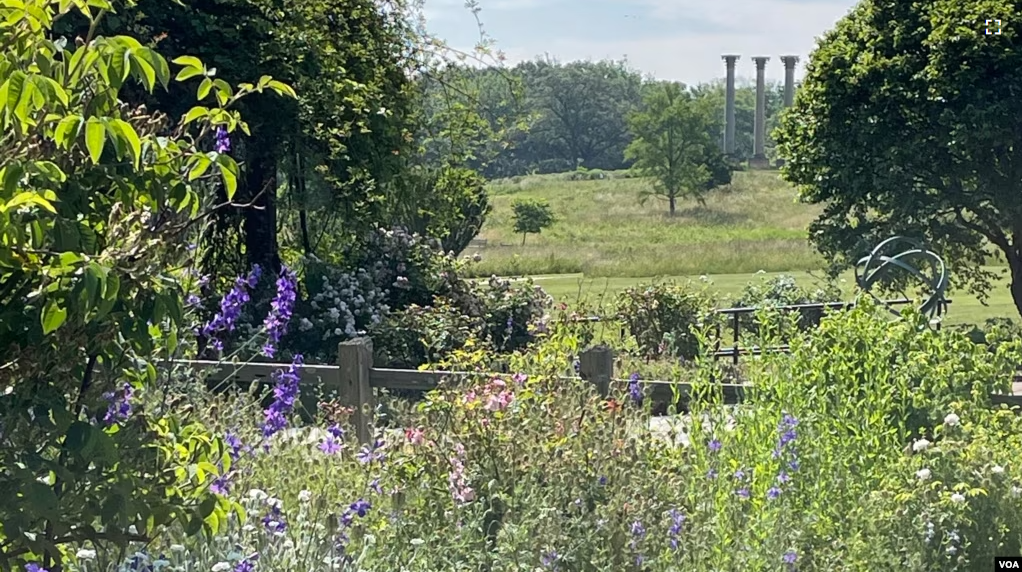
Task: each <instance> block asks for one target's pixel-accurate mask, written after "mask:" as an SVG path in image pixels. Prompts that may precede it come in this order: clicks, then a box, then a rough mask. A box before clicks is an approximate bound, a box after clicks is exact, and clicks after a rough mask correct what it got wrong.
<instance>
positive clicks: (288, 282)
mask: <svg viewBox="0 0 1022 572" xmlns="http://www.w3.org/2000/svg"><path fill="white" fill-rule="evenodd" d="M297 298H298V276H297V275H296V274H295V273H294V272H293V271H292V270H290V269H288V268H287V267H284V268H281V269H280V277H279V278H277V295H276V296H274V298H273V302H271V303H270V313H269V314H267V316H266V321H265V322H263V326H264V327H265V328H266V337H267V340H266V345H265V346H263V355H264V356H266V357H273V355H274V354H275V353H276V352H277V344H278V343H279V342H280V338H281V336H283V335H284V334H285V333H286V332H287V325H288V322H290V321H291V315H292V313H293V312H294V307H295V300H296V299H297Z"/></svg>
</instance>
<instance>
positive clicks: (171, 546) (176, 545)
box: [170, 544, 185, 553]
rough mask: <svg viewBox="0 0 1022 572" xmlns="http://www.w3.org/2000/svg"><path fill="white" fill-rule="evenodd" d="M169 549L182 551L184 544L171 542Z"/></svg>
mask: <svg viewBox="0 0 1022 572" xmlns="http://www.w3.org/2000/svg"><path fill="white" fill-rule="evenodd" d="M170 551H171V552H177V553H181V552H184V551H185V545H184V544H171V545H170Z"/></svg>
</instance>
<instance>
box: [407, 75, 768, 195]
mask: <svg viewBox="0 0 1022 572" xmlns="http://www.w3.org/2000/svg"><path fill="white" fill-rule="evenodd" d="M458 81H461V82H463V84H464V85H465V86H469V85H471V86H472V89H471V93H472V94H473V96H474V97H475V98H476V99H475V100H474V101H473V102H472V103H469V105H474V106H475V107H476V109H475V111H476V112H477V113H476V114H473V115H471V116H470V117H474V118H477V119H479V120H482V121H485V122H488V123H489V125H479V126H478V128H479V130H480V133H487V134H488V133H492V132H493V131H494V130H495V129H498V128H499V129H501V130H502V132H503V133H505V134H506V139H505V140H504V141H501V142H499V143H497V144H496V147H494V146H493V145H494V143H493V142H492V141H491V142H490V148H489V149H488V150H487V152H477V153H475V154H472V153H469V155H471V156H469V157H468V161H469V162H470V163H472V164H473V165H474V167H475V168H476V169H477V170H478V171H479V172H480V173H481V174H483V175H484V176H486V177H487V178H498V177H509V176H516V175H525V174H529V173H541V174H542V173H556V172H565V171H572V170H576V169H579V168H583V169H601V170H616V169H625V168H629V167H631V166H632V165H633V161H634V159H627V158H626V154H625V149H626V148H627V147H628V146H629V145H630V144H631V143H632V141H633V138H634V137H633V135H632V132H631V131H630V129H629V124H628V116H629V114H630V113H633V112H636V111H639V110H641V109H642V106H643V101H644V98H647V99H648V96H649V92H650V91H651V90H657V89H659V90H661V91H662V90H663V89H664V85H665V84H669V83H673V82H667V81H663V80H656V79H653V78H650V77H646V76H644V75H643V74H642V73H640V72H639V71H637V70H635V69H633V68H631V67H630V66H629V65H628V63H627V62H625V61H614V60H603V61H574V62H568V63H562V62H559V61H557V60H555V59H551V58H541V59H537V60H534V61H528V62H522V63H520V64H518V65H516V66H514V67H512V68H507V67H491V68H483V69H479V68H478V67H468V66H451V67H449V68H448V69H447V70H446V71H445V72H444V74H439V75H437V74H435V75H432V76H429V77H428V78H423V79H422V80H421V81H420V88H421V89H422V90H423V92H424V95H426V99H427V100H433V101H434V103H433V104H432V107H434V108H435V109H436V110H438V111H437V112H436V113H433V114H431V121H430V122H429V124H430V125H431V129H433V130H434V131H435V133H436V134H437V136H436V137H433V138H430V143H429V144H428V145H427V147H426V148H427V153H428V154H429V155H431V156H433V157H435V158H437V160H440V159H441V158H442V157H447V156H449V155H450V153H451V151H452V146H453V145H454V143H452V141H450V140H449V139H447V138H444V137H443V136H442V135H441V134H442V132H444V131H445V130H447V129H451V127H452V126H450V125H449V123H448V121H447V118H446V117H444V113H449V111H448V110H449V109H450V106H449V105H447V104H446V102H447V101H448V100H449V99H450V98H452V97H454V96H455V95H456V94H455V93H452V89H451V86H452V84H455V83H457V82H458ZM682 87H683V88H684V89H685V90H686V91H687V92H688V93H690V94H691V96H692V98H693V99H695V100H697V101H700V102H702V103H701V104H700V105H699V108H700V109H701V110H702V111H701V112H703V113H706V114H707V116H706V117H705V119H704V120H703V121H701V122H699V123H700V124H704V125H705V128H706V129H707V130H708V131H709V133H707V135H708V137H709V140H710V141H711V142H712V144H714V145H716V147H717V149H720V147H721V146H722V142H723V134H724V81H723V80H718V81H713V82H710V83H705V84H700V85H696V86H682ZM465 91H468V88H467V87H466V89H465ZM735 99H736V112H735V118H736V149H737V158H738V159H739V160H742V159H747V158H749V157H751V156H752V145H753V122H754V117H755V102H756V94H755V86H754V85H750V84H739V86H738V87H737V90H736V98H735ZM463 101H467V100H463ZM782 105H783V86H782V85H780V84H777V83H768V85H767V94H766V112H767V135H768V136H767V141H766V147H767V155H768V156H771V157H772V156H773V141H772V140H771V139H770V137H769V134H770V132H771V131H772V130H773V127H774V126H775V125H776V122H777V118H778V117H779V113H778V112H779V111H780V110H781V108H782ZM427 107H430V106H427ZM440 110H443V113H441V112H440ZM459 117H466V116H465V115H460V116H459ZM456 127H458V129H454V130H453V131H456V132H458V133H461V134H464V133H465V128H464V127H465V126H463V125H461V126H456ZM476 151H479V150H478V149H476Z"/></svg>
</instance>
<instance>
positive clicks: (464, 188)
mask: <svg viewBox="0 0 1022 572" xmlns="http://www.w3.org/2000/svg"><path fill="white" fill-rule="evenodd" d="M400 179H401V182H400V183H398V184H397V186H399V187H400V189H401V190H400V194H401V196H400V197H395V198H394V199H392V200H391V201H390V202H391V205H392V209H393V213H392V214H391V215H390V216H389V217H388V218H389V219H390V220H392V221H394V222H395V224H397V225H398V226H402V227H404V228H407V229H408V230H409V231H411V232H413V233H415V234H418V235H420V236H425V237H431V238H437V239H439V240H440V242H441V245H442V247H443V250H444V252H453V253H454V254H455V255H458V254H461V252H462V251H464V250H465V248H466V247H468V245H469V243H470V242H471V241H472V239H474V238H475V237H476V235H477V234H479V231H480V229H482V227H483V223H484V222H486V215H488V214H489V212H490V203H489V200H488V198H487V196H486V181H485V180H483V178H482V177H481V176H480V175H479V174H478V173H476V172H475V171H472V170H470V169H466V168H457V167H444V168H439V169H437V168H430V167H419V168H414V169H409V170H408V171H407V172H406V173H404V174H403V175H402V176H401V177H400Z"/></svg>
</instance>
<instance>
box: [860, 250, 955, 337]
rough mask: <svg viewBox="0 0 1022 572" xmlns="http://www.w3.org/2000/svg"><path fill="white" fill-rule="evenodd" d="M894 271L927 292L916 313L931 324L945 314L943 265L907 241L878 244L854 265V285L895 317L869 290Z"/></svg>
mask: <svg viewBox="0 0 1022 572" xmlns="http://www.w3.org/2000/svg"><path fill="white" fill-rule="evenodd" d="M896 245H900V249H902V250H901V252H898V250H899V248H896V247H895V246H896ZM906 246H907V248H906ZM892 253H893V254H892ZM898 269H900V270H903V271H905V272H906V273H908V274H909V275H911V276H914V277H916V278H917V279H918V280H919V281H920V282H922V283H923V285H924V286H925V287H926V290H927V291H929V292H930V294H929V297H928V298H926V300H925V301H924V302H923V303H922V304H921V305H920V306H919V311H920V312H922V313H923V314H925V315H927V316H929V318H930V320H931V322H932V321H934V320H939V319H940V318H941V317H943V315H944V313H945V312H947V304H946V300H947V299H946V298H944V293H945V292H946V291H947V287H948V271H947V266H946V265H945V264H944V261H943V260H942V259H941V258H940V256H938V255H937V253H935V252H933V251H932V250H928V249H927V248H925V247H924V246H923V245H922V244H920V243H919V242H917V241H915V240H912V239H911V238H906V237H903V236H893V237H891V238H888V239H887V240H885V241H883V242H881V243H880V244H878V245H877V246H876V248H874V249H873V251H872V252H870V253H869V255H867V256H864V257H862V258H861V259H860V260H859V262H857V263H856V265H855V282H856V283H857V284H858V285H859V288H860V289H862V292H863V293H866V294H869V295H870V296H872V297H873V299H874V300H876V301H878V302H880V303H881V304H884V305H885V306H887V309H888V310H890V311H891V312H892V313H893V314H895V315H899V314H898V312H897V311H896V310H894V308H891V307H890V306H889V305H887V304H886V303H885V302H884V301H883V300H881V299H880V298H878V297H877V296H876V295H875V294H873V292H872V291H871V290H872V287H873V284H875V283H876V282H878V281H879V280H880V279H882V278H884V277H886V276H889V275H890V274H891V273H892V272H895V271H897V270H898ZM924 269H928V270H930V272H929V274H927V273H924V272H923V270H924ZM860 295H861V294H860Z"/></svg>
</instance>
